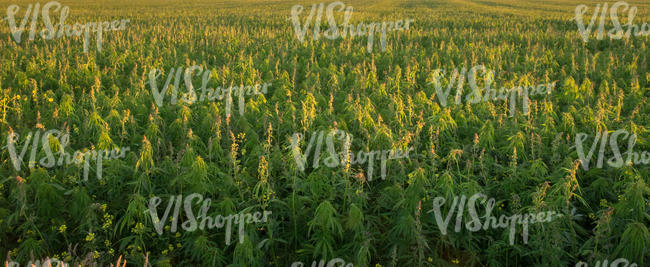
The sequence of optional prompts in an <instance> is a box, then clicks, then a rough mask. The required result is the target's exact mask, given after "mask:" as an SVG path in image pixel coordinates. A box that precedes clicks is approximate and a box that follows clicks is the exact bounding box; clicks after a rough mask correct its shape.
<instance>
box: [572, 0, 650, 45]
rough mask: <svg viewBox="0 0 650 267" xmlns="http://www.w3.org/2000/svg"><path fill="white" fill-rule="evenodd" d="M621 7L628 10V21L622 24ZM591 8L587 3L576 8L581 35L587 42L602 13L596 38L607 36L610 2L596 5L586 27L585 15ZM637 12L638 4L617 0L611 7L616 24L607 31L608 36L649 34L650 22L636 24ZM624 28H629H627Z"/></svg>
mask: <svg viewBox="0 0 650 267" xmlns="http://www.w3.org/2000/svg"><path fill="white" fill-rule="evenodd" d="M619 9H620V10H621V11H623V12H625V11H627V12H628V13H627V23H625V24H623V25H621V22H620V21H619V20H618V12H619ZM588 10H589V7H587V6H586V5H579V6H577V7H576V9H575V17H574V19H575V21H576V23H577V24H578V30H579V33H580V37H582V40H583V41H584V42H585V43H586V42H588V41H589V36H590V35H591V33H592V29H593V27H594V23H595V22H596V19H597V18H598V15H599V13H600V21H599V24H598V32H597V33H596V39H597V40H603V38H604V36H605V17H606V15H607V10H608V4H607V3H604V4H603V5H602V7H601V5H600V4H597V5H596V8H595V9H594V13H593V15H592V16H591V20H589V26H587V27H586V28H585V23H584V21H583V15H584V14H585V13H586V12H587V11H588ZM636 14H637V8H636V6H632V7H630V5H629V4H628V3H627V2H625V1H619V2H616V3H614V4H613V5H612V7H611V8H610V9H609V16H610V19H611V20H612V24H613V26H614V28H613V29H611V30H609V31H608V32H607V36H609V38H612V39H615V40H620V39H622V38H623V37H625V38H630V36H632V34H634V36H647V35H649V34H650V24H648V23H643V25H642V26H639V25H636V24H634V18H635V17H636ZM624 28H627V30H625V29H624Z"/></svg>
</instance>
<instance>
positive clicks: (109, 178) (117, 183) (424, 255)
mask: <svg viewBox="0 0 650 267" xmlns="http://www.w3.org/2000/svg"><path fill="white" fill-rule="evenodd" d="M29 2H30V3H35V2H32V1H29ZM87 2H90V3H87ZM628 2H629V3H630V4H631V5H634V6H636V7H637V9H638V14H637V17H636V18H635V23H636V24H639V25H641V24H642V23H644V22H646V23H650V3H649V2H648V1H628ZM312 3H313V2H307V1H279V0H273V1H271V0H269V1H264V0H232V1H217V0H214V1H212V0H210V1H209V0H197V1H186V0H172V1H154V0H128V1H127V0H116V1H103V0H102V1H100V0H96V1H89V0H71V1H67V0H66V1H62V4H64V5H67V6H69V7H70V15H69V17H68V18H67V23H74V22H80V23H83V22H94V21H113V20H122V19H130V22H129V23H128V24H127V25H126V27H125V29H124V30H120V31H111V32H106V33H105V35H104V36H103V45H102V49H101V51H98V50H97V49H96V46H95V43H94V42H95V39H93V38H91V43H90V45H89V51H88V53H84V52H83V36H81V37H66V36H64V37H61V38H54V39H52V40H44V39H42V38H38V37H37V38H36V39H35V40H33V41H29V40H26V39H27V38H26V36H27V35H28V33H24V34H23V39H24V40H23V41H22V42H20V43H16V42H15V41H14V40H13V39H12V35H11V33H10V31H9V27H8V25H7V22H6V21H3V22H1V23H0V63H1V64H0V94H1V95H0V112H2V113H1V114H0V146H1V147H2V150H0V240H1V242H0V260H2V262H4V260H5V257H6V255H8V253H9V254H10V255H11V258H12V259H14V260H15V261H18V262H20V263H21V265H22V264H24V263H26V262H27V261H28V260H29V259H30V257H31V256H32V255H33V257H34V259H43V258H45V257H46V256H49V257H55V258H58V259H61V260H65V261H66V262H72V261H77V262H78V261H80V260H82V259H84V258H86V257H89V259H88V261H96V262H98V263H102V264H108V263H115V262H116V259H117V258H118V257H119V256H123V258H124V259H126V260H127V262H128V263H129V265H137V266H142V265H143V264H144V262H145V255H146V254H147V253H148V255H149V256H148V261H149V262H150V263H151V264H153V265H154V266H289V265H290V264H291V263H292V262H296V261H301V262H304V263H305V265H308V266H311V262H312V261H314V260H316V261H319V260H321V259H324V260H325V261H328V260H329V259H333V258H337V257H338V258H342V259H344V260H345V262H351V263H354V264H355V266H376V264H380V265H381V266H569V265H571V266H573V265H575V263H576V262H578V261H581V260H582V261H585V262H590V263H591V262H596V261H597V260H604V259H609V260H610V261H611V260H613V259H616V258H626V259H628V260H629V261H630V262H635V263H637V264H638V266H647V265H648V264H650V232H649V231H650V230H649V229H648V228H649V226H650V215H649V214H650V201H649V199H650V187H649V186H648V183H649V179H650V165H633V166H627V165H626V166H623V167H621V168H612V167H609V166H607V165H605V167H603V168H591V169H589V170H588V171H585V170H584V169H583V168H581V167H580V162H579V157H578V154H577V153H576V150H575V148H573V147H572V146H574V145H575V142H574V139H575V137H576V135H577V134H579V133H586V134H587V135H589V136H596V133H597V132H601V131H616V130H619V129H624V130H627V131H628V132H630V133H634V134H636V135H637V139H638V140H637V144H636V146H635V148H634V150H635V151H650V115H649V114H650V102H649V100H648V97H650V70H649V69H648V55H650V48H649V47H648V38H649V37H648V36H645V37H631V38H624V39H621V40H609V39H604V40H597V39H596V38H591V39H590V40H589V42H584V41H583V39H582V37H581V36H580V34H579V32H578V27H577V25H576V23H575V21H573V20H572V19H573V17H574V10H575V8H576V6H577V5H579V4H586V5H587V6H589V11H588V12H587V14H588V15H589V16H591V14H592V12H593V10H594V7H595V5H596V3H597V2H595V1H587V0H584V1H581V0H569V1H561V0H551V1H533V0H482V1H469V0H400V1H397V0H396V1H370V0H350V1H345V2H344V3H345V4H346V6H352V7H353V8H354V15H353V16H352V18H351V22H352V23H358V22H367V23H370V22H377V21H387V20H391V21H394V20H400V19H407V18H412V19H414V20H415V22H414V23H412V24H411V26H410V29H409V30H405V31H395V32H391V33H390V35H389V37H388V38H387V47H386V51H381V49H380V48H379V44H378V43H377V40H375V42H376V43H375V48H374V49H373V52H372V53H368V52H367V50H366V44H367V38H365V37H359V38H352V39H350V38H346V39H343V38H338V39H335V40H329V39H325V38H321V39H320V40H318V41H314V40H313V38H311V37H308V38H306V41H305V42H304V43H301V42H300V41H299V40H298V39H297V37H296V34H295V32H294V29H293V27H292V25H291V23H290V20H289V16H290V10H291V7H292V6H293V5H295V4H302V5H304V6H305V11H303V16H301V21H302V19H303V18H304V16H305V15H304V14H305V13H308V12H309V9H310V8H311V4H312ZM325 3H326V4H327V3H328V2H325ZM11 4H18V5H19V6H21V9H20V11H19V12H18V15H17V17H18V19H22V16H23V14H24V12H25V9H26V6H27V4H28V3H27V2H25V1H7V0H0V11H1V12H0V13H2V14H3V16H5V11H6V8H7V7H8V6H9V5H11ZM41 4H45V2H41ZM610 4H611V3H610ZM621 13H624V14H625V15H621V16H620V17H621V18H622V19H623V21H625V20H626V17H627V15H626V14H627V12H621ZM53 14H54V13H53ZM337 16H338V15H337ZM323 17H324V16H323ZM587 19H588V18H587V17H585V20H587ZM56 20H58V18H56ZM40 21H42V20H40ZM607 23H608V25H609V24H611V22H609V21H608V22H607ZM27 25H28V26H27V27H29V23H28V24H27ZM609 28H610V27H609V26H608V27H606V29H609ZM192 65H201V66H203V67H204V68H206V67H207V68H208V69H209V70H210V71H211V72H212V79H211V80H210V86H211V87H214V88H216V87H217V86H222V87H228V86H236V85H240V84H244V85H247V84H263V83H272V86H269V88H268V92H267V93H265V94H257V95H254V96H250V97H249V96H247V99H246V102H245V103H246V108H245V112H244V113H243V115H241V114H240V113H239V112H232V114H231V116H230V117H226V115H225V110H226V107H225V105H226V103H225V102H224V101H205V102H197V103H194V104H192V105H188V104H183V103H180V104H178V105H172V104H170V103H169V102H168V101H165V104H164V105H163V106H160V107H159V106H157V105H156V104H155V101H154V97H153V93H152V90H151V88H150V86H149V84H148V77H149V73H150V71H151V70H153V69H160V70H165V72H167V71H168V70H169V69H171V68H177V67H190V66H192ZM475 65H484V66H486V68H489V69H492V70H494V71H495V83H496V84H498V85H499V86H506V87H508V88H510V87H515V86H519V85H522V86H523V85H537V84H548V83H553V82H557V86H556V87H555V88H554V90H553V92H552V93H551V94H549V95H539V96H532V97H531V105H530V113H529V114H528V115H525V114H523V113H522V109H521V105H519V104H518V108H517V110H516V113H515V116H512V117H510V116H509V110H508V107H509V106H508V103H507V102H506V101H502V100H496V101H486V102H480V103H476V104H467V103H466V102H465V101H463V102H462V103H461V104H459V105H456V104H455V103H452V101H448V102H449V104H448V105H447V106H446V107H443V106H441V105H440V102H439V101H438V99H437V97H436V90H435V88H434V87H433V86H432V85H431V84H430V83H431V82H432V79H433V72H434V71H435V70H436V69H445V70H447V72H448V73H449V72H450V71H451V70H453V69H454V68H462V67H466V68H471V67H472V66H475ZM445 77H448V76H445ZM164 78H166V73H165V75H163V76H161V78H160V79H159V80H158V84H159V86H161V85H160V84H162V83H163V79H164ZM195 78H196V80H195V81H194V85H195V86H197V85H198V84H200V78H199V77H195ZM445 79H448V78H445ZM442 83H443V85H444V86H445V87H446V85H447V83H448V80H443V81H442ZM465 89H466V90H469V86H468V85H467V84H465ZM466 94H467V93H465V94H463V96H464V95H466ZM234 102H237V101H234ZM238 104H239V103H234V105H235V106H237V105H238ZM50 129H58V130H61V131H64V132H65V131H67V132H69V134H70V143H69V145H68V147H69V149H71V150H72V151H74V150H80V151H82V152H83V151H85V150H90V149H95V150H100V149H112V148H120V147H128V148H130V150H129V151H127V152H126V154H125V156H124V157H123V158H117V159H113V160H108V161H104V162H103V175H102V179H101V180H99V179H96V176H95V171H96V168H97V166H96V165H95V163H94V162H93V163H92V164H91V166H90V168H91V170H90V175H89V176H88V180H87V181H84V179H83V174H84V166H83V164H74V163H73V164H70V165H63V166H58V165H57V166H55V167H52V168H43V167H42V166H40V165H38V164H36V165H34V167H33V168H29V167H28V164H29V162H28V161H29V158H30V153H32V152H31V146H29V149H28V150H27V152H26V156H25V157H24V161H23V163H22V168H21V169H20V171H17V170H16V168H14V165H13V164H12V160H11V158H10V153H9V151H8V149H7V146H8V139H7V136H8V135H9V134H10V132H11V131H13V132H15V133H16V134H19V136H20V137H19V139H18V140H19V141H18V144H17V145H16V148H17V150H18V151H20V150H21V149H22V148H23V144H24V140H25V137H26V136H27V134H28V133H29V132H35V131H37V130H40V131H47V130H50ZM333 129H339V130H343V131H345V132H347V133H349V134H350V135H352V136H354V140H353V141H352V142H351V144H350V145H351V148H350V150H351V151H373V150H386V149H397V148H401V149H406V148H408V147H413V148H414V150H413V151H412V152H411V153H410V156H409V157H408V158H404V159H398V160H389V161H387V167H386V169H387V175H386V179H385V180H381V179H378V178H377V177H379V175H378V171H377V170H375V179H373V180H372V181H367V180H366V179H365V176H364V173H367V170H366V166H365V165H350V166H346V167H337V168H328V167H326V166H323V164H321V166H320V167H319V168H315V169H314V168H311V167H307V168H306V169H305V171H304V172H302V171H300V170H299V168H298V166H297V164H296V161H295V160H294V157H293V155H292V149H291V146H290V145H291V136H293V135H294V133H302V134H303V135H304V136H307V138H308V137H309V136H311V135H312V134H313V133H314V132H316V131H320V130H324V131H329V130H333ZM54 141H56V140H54ZM308 141H309V140H305V141H303V143H302V145H301V149H302V150H303V151H304V148H305V147H306V142H308ZM591 141H592V139H589V140H588V141H587V142H586V144H587V146H591V143H592V142H591ZM54 143H55V144H54V145H53V147H55V149H56V148H57V147H60V146H59V145H60V144H57V143H56V142H54ZM621 146H623V144H621ZM57 151H58V150H57ZM66 151H68V150H66ZM621 151H626V149H621ZM35 153H36V154H35V158H36V159H41V158H43V157H45V156H46V151H43V149H41V146H39V149H38V151H36V152H35ZM307 162H311V160H309V161H307ZM593 164H594V163H592V165H593ZM377 168H378V167H377ZM192 193H199V194H201V195H202V196H203V197H205V198H211V199H212V206H211V208H210V209H209V212H210V214H211V216H215V215H217V214H224V215H228V214H235V213H239V212H249V211H251V212H253V211H261V210H269V211H272V215H271V216H269V220H268V222H266V223H264V224H261V225H258V224H249V225H248V226H247V227H246V230H245V236H246V238H245V240H244V242H243V243H239V242H232V243H231V244H230V245H226V244H225V242H224V239H225V233H224V231H223V229H211V230H207V229H206V230H197V231H193V232H189V231H182V230H180V231H179V232H177V233H170V232H169V231H168V230H167V231H165V232H164V233H163V234H162V235H158V234H157V233H156V230H155V228H154V223H153V222H152V219H151V216H149V212H148V203H149V199H151V198H152V197H154V196H158V197H161V198H162V200H163V202H162V203H163V204H161V207H159V209H158V212H159V214H160V213H162V212H163V211H164V210H162V209H164V207H165V206H166V205H167V200H168V199H169V197H170V196H175V195H180V194H182V195H190V194H192ZM475 193H483V194H485V195H486V196H488V197H491V198H495V199H496V200H497V202H498V204H499V207H500V208H499V209H498V210H497V211H496V214H495V215H497V216H500V215H503V214H505V215H512V214H520V213H533V212H534V213H537V212H545V211H555V212H556V213H558V214H565V215H567V216H564V217H562V218H559V219H555V220H552V221H551V222H547V223H538V224H532V225H531V226H530V229H529V233H530V236H529V240H528V243H527V244H523V242H522V241H521V240H522V239H521V236H520V235H519V233H520V232H521V231H518V235H517V237H516V238H515V240H516V242H515V244H514V245H510V244H509V238H508V231H504V230H503V229H488V230H486V231H479V232H469V231H467V230H465V229H464V228H463V230H462V231H461V232H459V233H456V232H455V231H453V229H452V228H451V226H450V229H448V234H447V235H442V234H441V232H440V229H439V228H438V225H437V224H436V221H435V218H434V216H433V214H432V213H428V211H429V210H431V209H432V200H433V199H434V198H435V197H438V196H442V197H445V198H446V199H447V200H448V202H450V201H451V199H452V198H453V197H454V196H460V195H468V196H469V195H473V194H475ZM198 208H199V207H198V206H197V207H195V210H198ZM445 208H447V207H445ZM573 209H575V214H576V215H578V214H579V215H582V216H570V214H571V211H572V210H573ZM447 211H448V210H445V213H444V214H446V213H447ZM454 221H455V219H452V223H450V224H451V225H454ZM167 225H169V223H168V224H167ZM233 236H235V237H236V236H237V233H236V232H234V233H233ZM234 240H237V239H236V238H234ZM88 261H87V262H88ZM590 266H591V264H590Z"/></svg>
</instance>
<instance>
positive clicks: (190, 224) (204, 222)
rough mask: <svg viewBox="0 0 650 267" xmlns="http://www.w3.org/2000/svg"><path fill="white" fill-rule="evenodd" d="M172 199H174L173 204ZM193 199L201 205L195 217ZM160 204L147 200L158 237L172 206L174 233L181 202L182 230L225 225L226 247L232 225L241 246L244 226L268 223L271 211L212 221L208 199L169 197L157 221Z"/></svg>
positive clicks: (242, 214) (196, 195) (219, 217)
mask: <svg viewBox="0 0 650 267" xmlns="http://www.w3.org/2000/svg"><path fill="white" fill-rule="evenodd" d="M174 199H176V201H175V202H174ZM195 199H196V201H197V205H201V210H200V213H199V214H198V216H196V217H195V213H194V211H193V210H192V203H193V201H194V200H195ZM161 202H162V200H161V199H160V197H153V198H151V199H150V200H149V213H150V215H151V221H152V222H153V224H154V228H155V229H156V232H157V233H158V234H159V235H162V234H163V226H164V225H165V223H166V222H167V218H168V216H169V212H170V211H171V209H172V206H174V214H173V215H172V219H171V221H172V224H171V232H172V233H175V232H176V230H177V228H178V219H179V216H180V209H181V202H183V207H184V209H183V210H184V211H185V216H186V217H187V220H186V221H184V222H183V223H182V224H181V227H182V228H183V230H185V231H188V232H192V231H196V229H201V230H204V229H212V228H217V229H220V228H222V227H224V225H225V226H226V245H230V238H231V234H232V225H233V224H239V243H240V244H241V243H243V242H244V226H245V225H246V224H248V223H252V222H254V223H261V222H267V221H268V218H267V217H268V216H269V215H271V214H272V212H271V211H264V215H263V216H262V213H260V212H259V211H258V212H255V213H253V214H250V213H240V214H234V215H232V214H231V215H228V216H222V215H217V216H215V217H214V219H213V218H212V217H210V216H208V210H209V209H210V204H211V203H212V200H211V199H210V198H205V199H203V196H202V195H200V194H197V193H194V194H190V195H189V196H187V197H185V199H184V201H183V195H178V196H171V197H170V198H169V202H168V204H167V208H165V213H164V214H163V217H162V218H161V219H159V217H158V211H157V208H158V206H159V205H160V203H161ZM145 212H147V211H145ZM199 218H200V219H201V221H200V222H197V219H199ZM165 229H166V228H165Z"/></svg>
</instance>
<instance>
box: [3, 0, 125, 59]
mask: <svg viewBox="0 0 650 267" xmlns="http://www.w3.org/2000/svg"><path fill="white" fill-rule="evenodd" d="M19 10H20V6H18V5H10V6H9V7H8V8H7V17H6V18H4V19H3V20H7V23H8V24H9V29H10V30H11V35H12V37H13V38H14V40H15V41H16V43H20V42H21V41H22V35H23V32H24V31H25V26H26V25H27V22H28V21H29V20H30V15H31V24H30V30H29V37H28V38H29V40H30V41H33V40H34V38H35V36H36V34H37V29H36V28H37V25H38V15H39V11H40V14H41V16H42V17H43V24H45V29H43V30H41V31H40V32H39V33H38V34H39V35H40V36H41V37H42V38H43V39H45V40H51V39H53V38H55V37H56V38H61V37H62V36H63V35H65V36H67V37H72V36H81V34H84V53H87V52H88V44H89V43H90V34H91V31H92V33H94V34H97V37H96V39H97V50H99V51H101V50H102V42H103V32H104V31H107V32H108V31H121V30H124V29H125V28H126V24H127V23H129V22H130V20H129V19H122V20H120V21H117V20H114V21H112V22H108V21H104V22H101V21H99V22H88V23H85V24H79V23H78V22H77V23H75V24H74V25H72V26H71V25H67V24H65V20H66V19H67V18H68V15H69V13H70V8H69V7H68V6H63V7H61V3H59V2H56V1H51V2H48V3H47V4H45V5H43V8H42V10H41V4H40V3H36V4H34V5H32V4H29V5H28V6H27V9H26V11H25V15H24V16H23V18H22V20H21V21H20V25H17V24H16V18H15V16H16V15H17V14H18V11H19ZM52 10H53V11H54V12H60V16H59V23H58V24H53V21H52V19H51V18H50V11H52Z"/></svg>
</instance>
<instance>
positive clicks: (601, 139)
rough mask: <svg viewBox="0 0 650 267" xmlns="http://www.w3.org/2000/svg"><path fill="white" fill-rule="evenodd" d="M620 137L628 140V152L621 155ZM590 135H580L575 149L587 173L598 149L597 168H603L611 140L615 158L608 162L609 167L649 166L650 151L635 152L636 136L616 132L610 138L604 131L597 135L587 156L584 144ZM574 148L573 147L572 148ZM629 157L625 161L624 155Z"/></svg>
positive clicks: (622, 131)
mask: <svg viewBox="0 0 650 267" xmlns="http://www.w3.org/2000/svg"><path fill="white" fill-rule="evenodd" d="M619 137H622V138H621V139H622V140H625V139H627V152H624V153H621V151H620V150H619V144H618V140H619ZM588 138H589V135H588V134H586V133H579V134H577V135H576V138H575V149H576V152H578V157H580V163H581V164H582V168H583V169H584V170H585V171H587V170H589V166H590V163H591V159H592V158H593V156H594V152H595V151H596V148H599V149H598V159H597V160H598V162H597V163H596V168H602V167H603V160H604V159H605V150H606V149H607V141H608V139H609V146H610V148H611V151H612V153H613V154H614V156H613V157H611V158H609V160H607V165H609V166H610V167H613V168H620V167H623V165H632V164H635V165H641V164H643V165H647V164H649V163H650V151H643V153H641V154H639V153H638V152H635V151H634V146H635V145H636V140H637V138H636V134H632V135H630V133H629V132H628V131H626V130H617V131H614V132H613V133H612V134H611V136H609V131H602V132H598V133H596V138H594V141H593V143H592V145H591V148H590V149H589V152H588V153H587V154H585V147H584V145H583V143H584V142H585V141H587V139H588ZM572 148H573V147H572ZM624 154H625V155H627V160H624V159H623V155H624Z"/></svg>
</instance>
